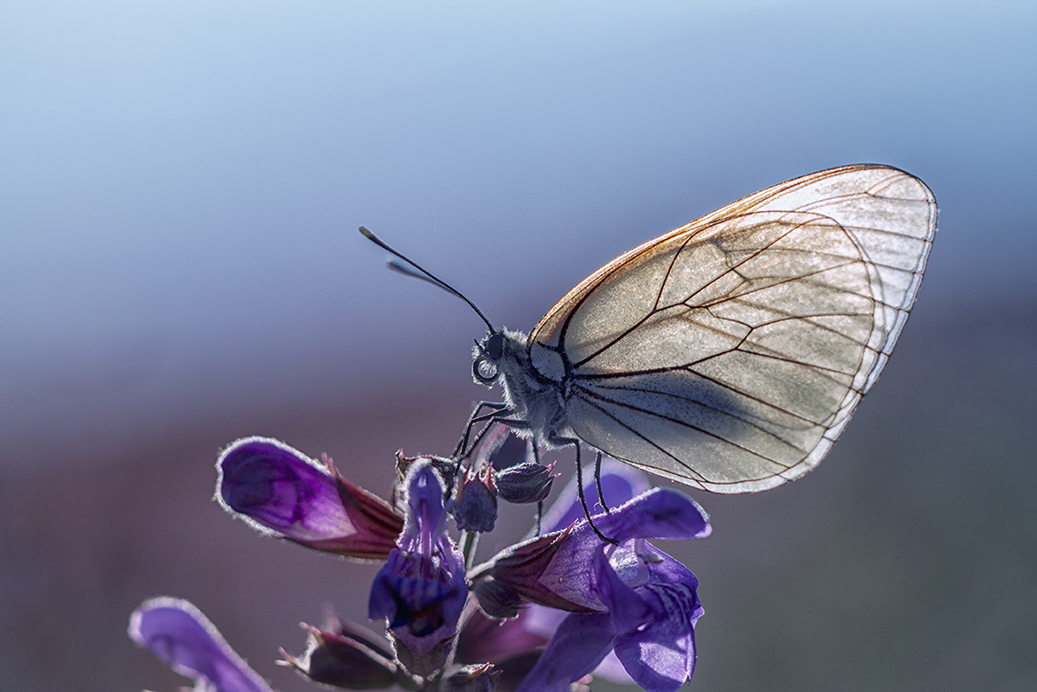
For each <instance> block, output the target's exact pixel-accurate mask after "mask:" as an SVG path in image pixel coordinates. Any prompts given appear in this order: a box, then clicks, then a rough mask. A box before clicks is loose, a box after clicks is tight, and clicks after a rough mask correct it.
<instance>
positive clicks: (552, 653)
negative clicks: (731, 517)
mask: <svg viewBox="0 0 1037 692" xmlns="http://www.w3.org/2000/svg"><path fill="white" fill-rule="evenodd" d="M606 480H608V479H607V476H606V477H605V478H603V486H604V485H605V482H604V481H606ZM586 492H587V493H590V492H592V489H591V488H590V487H588V488H587V489H586ZM606 495H608V492H607V491H606ZM553 514H555V517H556V518H555V520H554V521H553V522H552V523H550V524H549V525H551V526H556V525H557V523H555V522H557V521H559V520H564V519H565V518H566V517H568V516H570V515H571V514H572V508H571V507H567V506H564V505H563V507H562V509H561V510H560V511H559V512H554V513H553ZM559 518H560V519H559ZM594 522H595V525H596V526H597V527H598V529H599V530H600V531H601V532H602V533H603V534H604V535H606V536H608V537H610V538H611V539H613V540H615V541H617V542H618V545H614V544H611V543H607V542H605V541H602V540H601V539H600V538H599V537H598V536H597V534H596V533H594V531H593V530H592V529H591V528H590V526H589V525H588V524H587V522H586V520H585V519H581V520H578V521H576V522H575V523H574V524H572V525H570V526H569V527H568V528H566V529H562V530H560V531H556V532H554V533H551V534H548V535H546V536H543V537H541V538H536V539H532V540H529V541H526V542H525V543H521V544H519V545H517V546H513V547H512V548H509V549H507V550H505V551H502V552H501V553H500V554H498V555H497V556H496V557H495V558H494V559H493V560H491V561H490V562H489V563H487V564H486V565H483V566H481V567H479V568H477V569H476V570H475V571H474V572H473V574H472V578H473V579H474V580H484V579H489V580H492V582H491V583H492V584H494V585H496V591H498V592H500V591H502V590H503V591H505V593H506V591H507V590H508V589H510V590H511V591H512V592H514V593H515V594H518V595H520V596H521V597H523V598H525V599H527V600H529V601H532V602H533V603H538V604H541V605H544V606H549V607H552V608H558V609H562V610H567V611H570V614H569V615H566V616H564V617H562V618H561V620H560V621H559V622H558V624H557V628H556V629H555V631H554V633H553V635H552V636H551V639H550V641H549V642H548V643H547V645H546V648H545V649H544V652H543V654H542V655H541V656H540V657H539V659H538V661H537V663H536V665H535V666H534V667H533V668H532V669H531V670H530V672H529V674H528V675H527V676H526V677H525V679H524V680H523V682H522V684H521V685H520V686H519V688H518V690H519V692H539V691H541V690H558V691H559V692H564V690H567V689H568V686H569V684H570V683H572V682H575V681H577V680H580V679H581V678H582V677H584V676H585V675H587V674H589V673H591V672H592V671H593V670H594V669H595V668H596V667H598V666H599V664H600V663H601V662H602V661H603V660H604V659H605V657H606V656H607V655H609V653H610V652H612V651H613V650H615V655H616V657H617V658H618V660H619V662H620V663H621V664H622V666H623V668H624V669H625V671H626V673H627V674H629V676H630V677H631V678H633V680H634V681H636V682H637V683H638V684H639V685H641V686H642V687H644V688H645V689H646V690H648V691H649V692H672V691H673V690H676V689H677V688H678V687H680V686H681V685H683V684H684V683H685V682H686V681H687V680H688V679H689V678H690V677H691V674H692V671H693V668H694V662H695V646H694V626H695V622H696V621H697V620H698V618H699V616H701V614H702V607H701V605H700V604H699V600H698V596H697V594H696V589H697V587H698V580H697V579H696V578H695V575H694V574H692V573H691V571H690V570H688V569H687V568H686V567H684V566H683V565H681V564H680V563H679V562H678V561H676V560H674V559H673V558H671V557H670V556H668V555H666V554H665V553H662V552H660V551H658V550H656V549H655V548H654V547H653V546H652V545H651V544H650V543H647V542H646V541H645V540H644V539H646V538H663V539H684V538H701V537H705V536H708V535H709V533H710V530H711V529H710V526H709V522H708V519H707V518H706V516H705V513H704V512H702V510H701V509H700V508H699V507H698V505H696V504H695V503H694V502H693V501H691V500H690V499H688V498H687V497H685V496H684V495H682V494H680V493H677V492H674V491H671V490H661V489H654V490H649V491H646V492H643V493H641V494H640V495H638V496H637V497H635V498H633V499H631V500H630V501H628V502H626V503H625V504H623V505H622V506H620V507H618V508H616V509H614V510H612V511H611V512H609V513H607V514H598V515H596V516H595V517H594ZM480 591H481V589H480V588H479V587H478V586H477V587H476V594H477V595H478V594H480Z"/></svg>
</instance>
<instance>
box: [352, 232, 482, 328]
mask: <svg viewBox="0 0 1037 692" xmlns="http://www.w3.org/2000/svg"><path fill="white" fill-rule="evenodd" d="M360 233H361V235H363V236H364V237H365V238H367V239H368V240H370V241H371V242H372V243H374V244H375V245H377V246H378V247H380V248H382V249H383V250H385V251H386V252H388V253H390V254H391V255H393V256H395V257H398V258H399V259H401V260H403V261H404V262H406V264H400V263H399V262H396V261H395V260H390V261H389V262H388V266H389V268H390V269H392V270H394V271H397V272H399V273H401V274H404V275H406V276H411V277H414V278H415V279H421V280H422V281H426V282H428V283H430V284H432V285H433V286H438V287H439V288H441V289H443V290H444V291H446V292H447V293H450V294H451V295H454V296H457V297H458V298H460V299H461V300H463V301H464V302H466V303H468V307H470V308H472V310H475V314H477V315H478V316H479V317H480V318H481V319H482V321H483V322H485V323H486V326H487V327H488V328H489V330H490V331H491V332H496V331H497V330H496V329H495V328H494V326H493V324H492V323H491V322H490V321H489V320H488V319H486V315H484V314H483V313H482V310H480V309H479V307H478V306H477V305H476V304H475V303H473V302H472V301H470V300H469V299H468V297H467V296H466V295H465V294H463V293H461V292H460V291H458V290H457V289H456V288H454V287H453V286H451V285H450V284H448V283H447V282H446V281H443V280H442V279H440V278H439V277H438V276H436V275H435V274H433V273H432V272H430V271H429V270H427V269H425V268H424V267H422V266H421V265H420V264H418V263H417V262H415V261H414V260H412V259H410V258H409V257H407V256H406V255H404V254H403V253H401V252H399V251H397V250H394V249H393V248H392V247H390V246H389V245H387V244H386V243H385V242H384V241H383V240H382V239H381V238H379V237H378V236H376V235H375V234H374V233H372V232H371V231H369V230H367V229H366V228H364V227H363V226H361V227H360ZM408 265H409V266H408ZM411 267H413V269H412V268H411Z"/></svg>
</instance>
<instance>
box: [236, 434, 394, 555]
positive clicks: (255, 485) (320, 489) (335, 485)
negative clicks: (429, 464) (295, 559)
mask: <svg viewBox="0 0 1037 692" xmlns="http://www.w3.org/2000/svg"><path fill="white" fill-rule="evenodd" d="M216 467H217V470H218V474H219V478H218V481H217V497H218V499H219V500H220V502H221V504H222V505H223V506H224V507H225V508H226V509H227V510H228V511H230V512H232V513H235V514H237V515H239V516H241V517H242V518H244V519H245V520H246V521H247V522H249V523H250V524H251V525H252V526H253V528H256V529H257V530H259V531H262V532H264V533H272V534H273V535H276V536H279V537H281V538H286V539H288V540H291V541H295V542H297V543H301V544H303V545H305V546H307V547H310V548H314V549H317V550H323V551H326V552H334V553H337V554H340V555H345V556H347V557H354V558H360V559H384V558H385V556H386V555H388V553H389V551H390V550H392V548H393V547H394V545H395V540H396V537H397V536H398V535H399V533H400V530H401V529H402V527H403V520H402V518H401V517H400V516H399V515H398V514H397V513H396V512H395V511H394V510H393V509H392V507H391V506H390V505H389V504H388V503H386V502H385V501H384V500H381V499H380V498H378V497H376V496H374V495H372V494H371V493H368V492H367V491H365V490H363V489H362V488H358V487H357V486H355V485H352V484H351V483H349V482H348V481H346V480H345V479H344V478H342V477H341V476H340V475H339V474H338V473H337V472H335V470H334V467H333V466H332V465H331V463H330V461H328V463H327V464H326V465H324V466H322V465H320V464H318V463H317V462H316V461H314V460H313V459H310V458H309V457H307V456H305V455H304V454H302V453H300V452H298V451H296V450H294V449H292V448H291V447H289V446H288V445H286V444H284V443H282V442H278V441H277V440H272V439H268V438H262V437H250V438H246V439H242V440H238V441H237V442H235V443H234V444H232V445H231V446H230V447H228V448H227V450H226V451H224V453H223V454H222V455H220V458H219V460H218V461H217V462H216Z"/></svg>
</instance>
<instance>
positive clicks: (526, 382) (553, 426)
mask: <svg viewBox="0 0 1037 692" xmlns="http://www.w3.org/2000/svg"><path fill="white" fill-rule="evenodd" d="M528 342H529V337H528V336H527V335H526V334H523V333H522V332H518V331H512V330H509V329H502V330H501V331H499V332H494V333H491V334H489V335H487V336H486V338H485V339H483V340H482V341H481V342H480V343H479V344H478V346H477V347H476V349H475V351H474V358H475V362H474V365H473V370H472V372H473V375H474V376H475V381H476V382H479V383H481V384H485V385H487V386H492V385H494V384H500V385H501V387H502V388H503V389H504V403H505V404H507V406H508V410H509V413H508V415H507V419H508V420H511V421H522V422H523V423H524V424H525V426H526V427H525V428H523V427H516V432H518V433H520V434H521V433H523V431H525V432H526V434H528V435H529V437H531V438H532V439H533V441H534V443H535V444H537V445H540V446H545V447H553V446H555V443H554V440H556V439H557V438H559V437H565V438H569V437H572V429H571V428H570V426H569V423H568V420H567V419H566V416H565V398H564V391H565V389H564V386H562V385H561V383H559V382H555V381H553V380H550V379H548V378H546V377H544V376H542V375H541V374H540V373H539V372H538V371H537V369H536V368H535V367H534V366H533V363H532V362H531V360H530V357H529V347H528Z"/></svg>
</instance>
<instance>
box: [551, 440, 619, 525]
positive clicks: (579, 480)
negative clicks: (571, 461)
mask: <svg viewBox="0 0 1037 692" xmlns="http://www.w3.org/2000/svg"><path fill="white" fill-rule="evenodd" d="M551 442H552V443H554V444H557V445H559V446H566V445H572V446H573V447H575V448H576V494H577V495H579V497H580V504H581V505H582V506H583V514H584V516H586V517H587V523H588V524H590V527H591V530H593V531H594V533H595V535H597V537H598V538H600V539H601V540H603V541H605V542H606V543H611V544H613V545H617V544H618V541H615V540H613V539H611V538H608V537H607V536H605V534H603V533H602V532H601V531H599V530H598V527H597V526H595V525H594V520H593V519H591V512H590V508H588V507H587V498H586V496H585V495H584V494H583V464H582V463H581V459H580V441H579V440H577V439H575V438H572V437H554V438H552V439H551ZM595 473H597V471H595ZM598 494H599V495H600V494H601V481H600V479H599V480H598ZM602 504H604V502H602Z"/></svg>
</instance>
